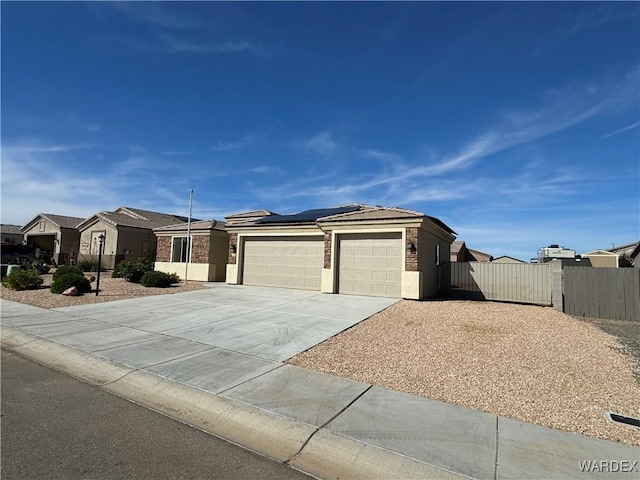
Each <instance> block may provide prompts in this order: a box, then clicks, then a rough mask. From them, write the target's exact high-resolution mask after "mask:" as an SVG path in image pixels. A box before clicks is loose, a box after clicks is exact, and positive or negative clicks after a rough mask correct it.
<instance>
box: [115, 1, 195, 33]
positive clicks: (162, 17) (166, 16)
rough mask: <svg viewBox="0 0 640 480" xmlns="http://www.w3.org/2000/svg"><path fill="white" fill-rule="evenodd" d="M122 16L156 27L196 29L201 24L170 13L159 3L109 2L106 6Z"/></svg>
mask: <svg viewBox="0 0 640 480" xmlns="http://www.w3.org/2000/svg"><path fill="white" fill-rule="evenodd" d="M108 5H109V6H110V7H111V8H114V9H116V10H117V11H118V12H120V13H121V14H122V15H125V16H127V17H129V18H132V19H134V20H138V21H141V22H144V23H147V24H149V25H153V26H156V27H166V28H175V29H180V28H198V27H200V26H201V22H200V21H199V20H197V19H194V18H187V17H185V16H178V15H176V14H175V13H170V12H169V11H168V10H167V9H166V8H165V7H164V6H162V4H161V3H155V2H111V3H109V4H108Z"/></svg>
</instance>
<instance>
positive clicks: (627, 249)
mask: <svg viewBox="0 0 640 480" xmlns="http://www.w3.org/2000/svg"><path fill="white" fill-rule="evenodd" d="M638 247H640V242H633V243H627V244H626V245H620V246H619V247H613V248H607V252H611V253H616V254H618V255H622V254H624V253H626V254H628V255H631V254H632V253H633V252H634V251H637V250H638Z"/></svg>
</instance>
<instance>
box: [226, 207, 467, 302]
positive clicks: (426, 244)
mask: <svg viewBox="0 0 640 480" xmlns="http://www.w3.org/2000/svg"><path fill="white" fill-rule="evenodd" d="M226 220H227V224H226V228H227V231H228V232H229V260H228V263H227V277H226V281H227V283H231V284H243V283H244V284H247V285H263V286H270V287H288V288H301V289H307V290H315V291H320V292H323V293H342V294H351V295H364V296H380V297H395V298H409V299H421V298H425V297H431V296H434V295H437V294H438V293H439V289H440V272H441V267H440V259H441V258H445V259H447V258H448V257H449V246H450V245H451V243H452V242H453V240H454V239H455V232H454V231H453V230H451V229H450V228H449V227H448V226H447V225H445V224H444V223H443V222H442V221H440V220H438V219H437V218H435V217H430V216H427V215H425V214H424V213H420V212H415V211H412V210H406V209H402V208H395V207H380V206H370V205H360V204H352V205H344V206H341V207H332V208H321V209H313V210H305V211H303V212H299V213H294V214H289V215H279V214H277V213H273V212H270V211H268V210H254V211H251V212H244V213H239V214H235V215H230V216H227V217H226Z"/></svg>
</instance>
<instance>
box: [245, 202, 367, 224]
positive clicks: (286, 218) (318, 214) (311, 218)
mask: <svg viewBox="0 0 640 480" xmlns="http://www.w3.org/2000/svg"><path fill="white" fill-rule="evenodd" d="M356 210H360V205H349V206H346V207H335V208H316V209H313V210H305V211H304V212H300V213H293V214H291V215H269V216H268V217H264V218H261V219H260V220H257V221H256V223H259V224H265V223H310V222H315V221H316V220H318V219H319V218H323V217H330V216H331V215H338V214H340V213H349V212H355V211H356Z"/></svg>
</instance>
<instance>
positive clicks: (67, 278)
mask: <svg viewBox="0 0 640 480" xmlns="http://www.w3.org/2000/svg"><path fill="white" fill-rule="evenodd" d="M70 287H76V288H77V289H78V291H79V292H80V293H87V292H90V291H91V282H89V279H88V278H85V276H84V275H83V274H81V273H80V274H78V273H65V274H64V275H60V276H58V278H56V279H55V280H54V281H53V283H52V284H51V292H52V293H62V292H64V291H65V290H66V289H67V288H70Z"/></svg>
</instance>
